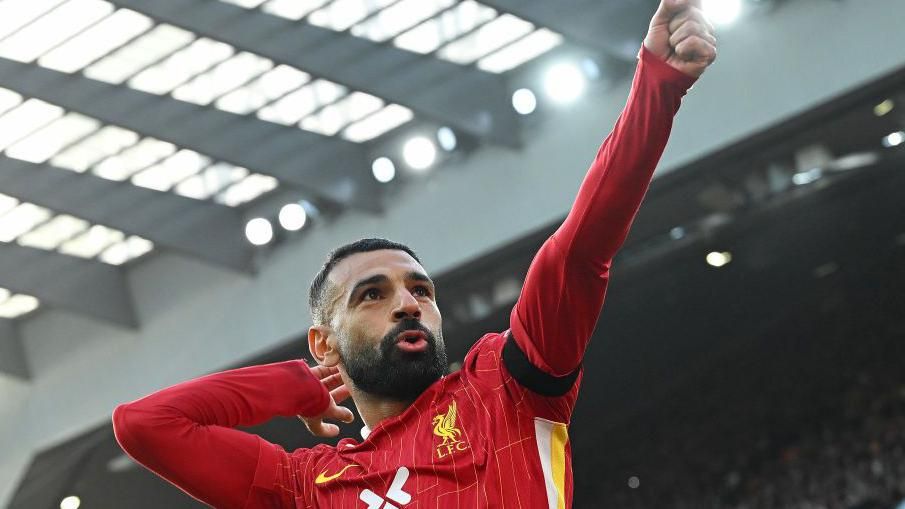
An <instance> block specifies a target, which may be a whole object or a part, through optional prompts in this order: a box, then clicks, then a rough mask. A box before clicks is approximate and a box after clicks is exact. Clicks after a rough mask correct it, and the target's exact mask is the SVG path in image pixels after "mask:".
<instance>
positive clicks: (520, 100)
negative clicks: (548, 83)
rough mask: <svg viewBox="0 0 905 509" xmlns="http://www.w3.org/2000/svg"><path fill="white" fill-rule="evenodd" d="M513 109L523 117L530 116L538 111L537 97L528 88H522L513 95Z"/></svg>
mask: <svg viewBox="0 0 905 509" xmlns="http://www.w3.org/2000/svg"><path fill="white" fill-rule="evenodd" d="M512 107H513V108H515V111H516V112H517V113H519V114H521V115H529V114H531V113H533V112H534V110H535V109H537V97H535V96H534V92H532V91H530V90H528V89H527V88H520V89H518V90H516V91H515V92H513V93H512Z"/></svg>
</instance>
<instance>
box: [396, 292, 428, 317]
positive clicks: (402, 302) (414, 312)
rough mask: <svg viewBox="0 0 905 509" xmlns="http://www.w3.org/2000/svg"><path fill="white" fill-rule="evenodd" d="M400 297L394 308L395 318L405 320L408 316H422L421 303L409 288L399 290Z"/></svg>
mask: <svg viewBox="0 0 905 509" xmlns="http://www.w3.org/2000/svg"><path fill="white" fill-rule="evenodd" d="M399 294H400V298H399V302H398V304H397V305H396V309H394V310H393V318H395V319H396V320H404V319H406V318H415V319H420V318H421V304H420V303H419V302H418V299H416V298H415V297H414V296H413V295H412V294H411V293H410V292H409V291H408V290H407V289H404V290H402V291H400V292H399Z"/></svg>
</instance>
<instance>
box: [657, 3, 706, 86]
mask: <svg viewBox="0 0 905 509" xmlns="http://www.w3.org/2000/svg"><path fill="white" fill-rule="evenodd" d="M644 46H645V47H646V48H647V49H648V50H649V51H650V52H651V53H653V54H655V55H657V56H658V57H660V58H661V59H663V60H665V61H666V63H668V64H669V65H671V66H672V67H674V68H676V69H678V70H680V71H682V72H684V73H685V74H687V75H689V76H692V77H694V78H697V77H699V76H701V75H702V74H704V70H706V69H707V67H708V66H709V65H710V64H712V63H713V61H714V60H716V37H714V35H713V25H711V24H710V22H709V21H707V18H706V17H705V16H704V11H703V10H701V0H660V7H659V8H658V9H657V12H656V13H655V14H654V17H653V19H651V21H650V29H649V30H648V32H647V37H646V38H645V39H644Z"/></svg>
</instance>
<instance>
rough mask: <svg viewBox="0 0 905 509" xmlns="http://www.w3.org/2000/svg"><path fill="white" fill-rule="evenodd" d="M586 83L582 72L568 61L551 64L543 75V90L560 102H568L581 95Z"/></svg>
mask: <svg viewBox="0 0 905 509" xmlns="http://www.w3.org/2000/svg"><path fill="white" fill-rule="evenodd" d="M586 85H587V79H586V78H585V75H584V73H583V72H581V69H579V68H578V67H577V66H575V65H574V64H572V63H569V62H560V63H558V64H555V65H553V66H552V67H550V68H549V69H548V70H547V74H546V75H545V76H544V92H546V93H547V95H548V96H549V97H550V99H552V100H553V101H554V102H557V103H560V104H568V103H570V102H573V101H575V100H576V99H578V98H579V97H581V94H582V93H584V89H585V86H586Z"/></svg>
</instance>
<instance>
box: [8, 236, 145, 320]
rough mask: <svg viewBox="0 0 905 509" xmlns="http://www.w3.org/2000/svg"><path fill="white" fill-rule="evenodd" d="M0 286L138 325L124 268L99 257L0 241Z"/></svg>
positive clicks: (101, 316) (88, 312)
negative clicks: (64, 253)
mask: <svg viewBox="0 0 905 509" xmlns="http://www.w3.org/2000/svg"><path fill="white" fill-rule="evenodd" d="M0 286H3V287H5V288H9V289H10V290H12V291H14V292H22V293H27V294H29V295H32V296H34V297H37V298H38V299H39V300H41V301H42V303H44V304H46V305H49V306H52V307H58V308H61V309H67V310H69V311H73V312H75V313H80V314H83V315H88V316H91V317H94V318H98V319H101V320H105V321H107V322H110V323H114V324H118V325H124V326H126V327H137V325H138V320H137V318H136V315H135V310H134V308H133V307H132V296H131V295H130V293H129V288H128V285H127V282H126V277H125V274H124V272H123V271H122V270H120V269H119V268H118V267H114V266H112V265H107V264H104V263H101V262H98V261H94V260H83V259H81V258H76V257H74V256H66V255H62V254H59V253H55V252H50V251H43V250H41V249H35V248H31V247H24V246H19V245H16V244H10V243H7V242H0Z"/></svg>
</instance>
